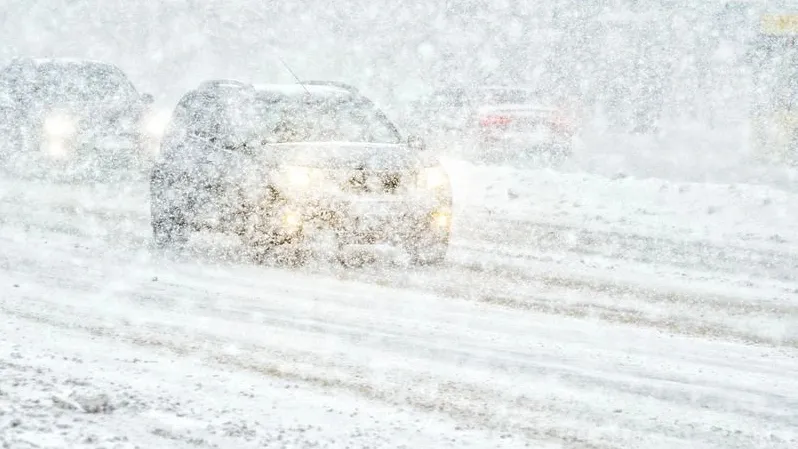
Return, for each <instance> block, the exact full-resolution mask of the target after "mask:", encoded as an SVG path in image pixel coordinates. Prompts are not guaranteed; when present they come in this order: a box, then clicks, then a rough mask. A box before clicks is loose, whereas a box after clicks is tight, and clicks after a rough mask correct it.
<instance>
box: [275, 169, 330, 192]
mask: <svg viewBox="0 0 798 449" xmlns="http://www.w3.org/2000/svg"><path fill="white" fill-rule="evenodd" d="M282 178H283V181H284V182H285V184H287V185H288V187H291V188H295V189H304V188H308V187H311V186H314V185H319V184H321V183H322V182H323V181H324V171H322V170H320V169H317V168H310V167H299V166H287V167H284V168H283V170H282Z"/></svg>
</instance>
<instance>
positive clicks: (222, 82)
mask: <svg viewBox="0 0 798 449" xmlns="http://www.w3.org/2000/svg"><path fill="white" fill-rule="evenodd" d="M217 87H240V88H244V89H249V88H252V85H251V84H248V83H245V82H243V81H239V80H235V79H214V80H207V81H203V82H202V83H200V85H199V87H198V89H215V88H217Z"/></svg>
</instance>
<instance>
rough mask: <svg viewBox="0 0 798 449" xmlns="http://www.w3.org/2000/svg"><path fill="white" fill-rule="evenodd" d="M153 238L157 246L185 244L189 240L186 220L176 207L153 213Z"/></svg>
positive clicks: (166, 246)
mask: <svg viewBox="0 0 798 449" xmlns="http://www.w3.org/2000/svg"><path fill="white" fill-rule="evenodd" d="M152 239H153V243H154V245H155V247H156V248H168V247H172V246H179V245H184V244H186V242H188V229H187V226H186V223H185V220H184V219H183V217H182V214H180V213H179V212H178V211H177V210H176V209H172V210H170V211H169V212H168V213H153V214H152Z"/></svg>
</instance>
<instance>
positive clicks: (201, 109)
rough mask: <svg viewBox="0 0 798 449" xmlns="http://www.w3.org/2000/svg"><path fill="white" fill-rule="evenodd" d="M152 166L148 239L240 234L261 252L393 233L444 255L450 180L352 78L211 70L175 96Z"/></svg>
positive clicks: (307, 251)
mask: <svg viewBox="0 0 798 449" xmlns="http://www.w3.org/2000/svg"><path fill="white" fill-rule="evenodd" d="M161 154H162V160H160V161H159V162H158V163H157V164H156V165H155V168H154V170H153V172H152V177H151V208H152V209H151V211H152V226H153V234H154V239H155V243H156V244H157V245H159V246H167V245H172V244H175V243H185V242H186V241H187V239H188V238H189V236H190V234H191V233H192V232H196V231H202V230H207V231H211V232H221V233H224V234H228V235H237V236H238V237H240V238H241V240H242V242H243V243H244V244H245V245H246V246H247V247H248V248H250V250H251V251H252V255H253V256H254V257H255V259H256V260H265V259H267V258H272V257H274V258H276V259H278V260H282V261H284V262H290V263H292V264H297V263H303V262H304V261H305V260H307V258H308V256H310V255H312V253H313V252H314V249H316V248H319V247H320V246H323V245H324V244H326V245H327V246H326V250H325V251H330V252H331V253H334V255H335V256H336V257H337V258H338V259H339V260H342V261H346V260H348V259H347V258H346V257H345V256H346V254H347V253H348V250H349V249H350V247H361V248H359V249H360V250H364V249H367V248H362V246H371V245H375V244H381V243H384V244H390V245H392V246H394V247H399V248H401V249H403V250H404V251H405V252H406V253H407V254H408V255H409V256H410V259H411V262H412V263H415V264H430V263H440V262H442V261H443V260H444V259H445V256H446V252H447V249H448V243H449V233H450V226H451V201H452V200H451V185H450V182H449V178H448V175H447V173H446V172H445V171H444V169H443V168H442V166H441V165H440V163H439V161H438V160H437V159H436V158H435V157H434V156H433V155H432V154H430V153H429V152H427V151H425V148H424V144H423V142H422V141H421V140H420V139H418V138H413V137H411V138H407V139H405V138H403V137H402V135H401V134H400V132H399V131H398V129H397V128H396V127H395V126H394V124H393V123H392V122H391V121H390V120H389V119H388V118H387V117H386V116H385V115H384V114H383V112H382V111H381V110H380V109H379V108H377V107H376V106H375V105H374V104H373V103H372V102H371V101H370V100H369V99H368V98H366V97H365V96H363V95H361V94H360V93H359V92H358V91H357V90H356V89H355V88H352V87H349V86H346V85H340V84H337V83H328V82H312V81H309V82H304V83H302V84H275V85H255V86H253V85H249V84H245V83H240V82H236V81H225V80H218V81H209V82H206V83H204V84H203V85H201V86H199V87H198V88H197V89H195V90H192V91H190V92H189V93H187V94H186V95H185V96H184V97H183V98H182V99H181V100H180V102H179V103H178V105H177V107H176V109H175V111H174V115H173V121H172V123H171V124H170V125H169V127H168V130H167V132H166V135H165V137H164V140H163V146H162V152H161Z"/></svg>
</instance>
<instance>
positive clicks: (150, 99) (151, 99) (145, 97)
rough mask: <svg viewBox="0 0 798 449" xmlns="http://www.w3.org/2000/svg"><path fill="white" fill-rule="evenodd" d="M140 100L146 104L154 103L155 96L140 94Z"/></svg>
mask: <svg viewBox="0 0 798 449" xmlns="http://www.w3.org/2000/svg"><path fill="white" fill-rule="evenodd" d="M141 101H143V102H144V104H146V105H151V104H153V103H155V97H153V96H152V94H141Z"/></svg>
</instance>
